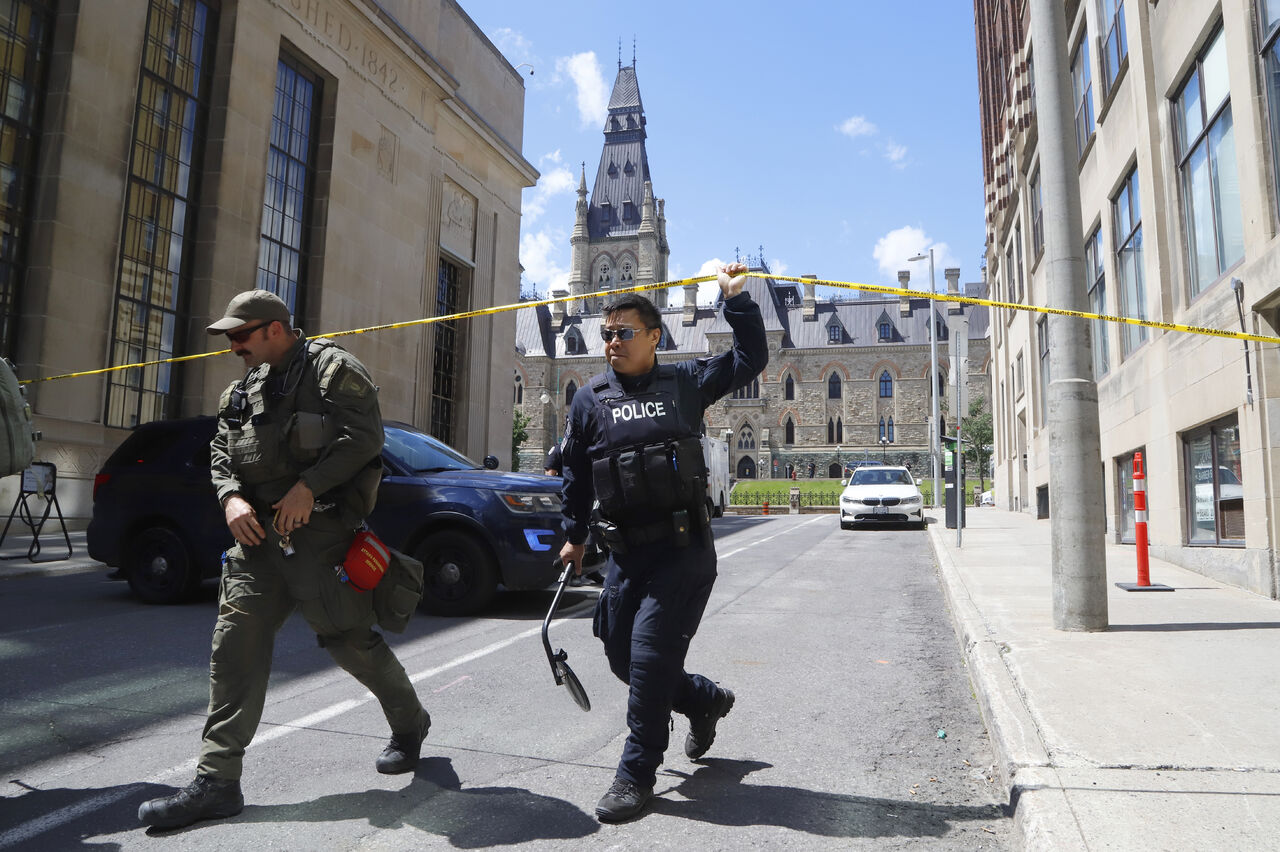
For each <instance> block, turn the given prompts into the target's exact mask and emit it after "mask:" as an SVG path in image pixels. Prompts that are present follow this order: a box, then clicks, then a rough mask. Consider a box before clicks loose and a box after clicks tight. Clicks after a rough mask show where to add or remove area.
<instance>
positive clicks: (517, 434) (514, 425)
mask: <svg viewBox="0 0 1280 852" xmlns="http://www.w3.org/2000/svg"><path fill="white" fill-rule="evenodd" d="M531 419H532V418H530V417H528V416H527V415H526V414H525V413H524V412H523V411H517V412H516V413H515V416H514V417H512V418H511V469H512V470H519V469H520V447H521V446H523V445H524V442H525V441H527V440H529V423H530V420H531Z"/></svg>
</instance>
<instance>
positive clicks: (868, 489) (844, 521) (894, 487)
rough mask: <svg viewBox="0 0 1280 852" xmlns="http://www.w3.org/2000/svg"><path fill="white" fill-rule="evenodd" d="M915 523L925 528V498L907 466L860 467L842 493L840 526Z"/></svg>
mask: <svg viewBox="0 0 1280 852" xmlns="http://www.w3.org/2000/svg"><path fill="white" fill-rule="evenodd" d="M860 523H862V524H915V525H916V526H917V527H918V528H919V529H924V498H923V497H921V496H920V489H919V488H918V487H916V481H915V479H913V478H912V477H911V471H909V470H907V469H906V468H905V467H891V466H889V465H875V466H867V467H860V468H858V469H857V470H855V471H854V472H853V476H851V477H849V484H848V485H846V486H845V489H844V491H843V493H841V495H840V529H843V530H848V529H853V527H854V526H855V525H856V524H860Z"/></svg>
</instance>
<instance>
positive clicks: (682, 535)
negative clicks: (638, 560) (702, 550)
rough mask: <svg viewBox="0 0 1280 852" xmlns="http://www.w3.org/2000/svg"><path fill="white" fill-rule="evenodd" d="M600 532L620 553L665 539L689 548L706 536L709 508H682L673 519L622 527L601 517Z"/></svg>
mask: <svg viewBox="0 0 1280 852" xmlns="http://www.w3.org/2000/svg"><path fill="white" fill-rule="evenodd" d="M594 528H595V531H596V534H597V535H599V536H600V537H601V538H602V539H604V541H605V543H606V544H608V545H609V548H610V549H611V550H613V551H615V552H617V553H626V552H627V550H628V549H629V548H632V547H644V546H645V545H650V544H656V543H658V542H664V543H666V544H668V545H670V546H671V547H688V546H689V545H690V544H693V542H694V540H695V539H694V535H695V534H698V533H702V534H703V535H698V536H697V540H699V541H701V540H703V539H704V538H705V533H706V532H707V531H708V529H709V526H708V518H707V516H706V507H705V506H699V507H697V508H695V509H694V510H693V511H685V510H683V509H682V510H680V511H678V512H672V513H671V516H670V517H669V518H666V519H663V520H658V521H652V522H650V523H645V524H625V525H624V526H621V527H620V526H618V525H617V524H614V523H613V522H612V521H609V520H606V519H604V518H601V519H600V520H599V521H598V522H596V523H595V524H594Z"/></svg>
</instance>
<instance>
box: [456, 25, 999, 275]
mask: <svg viewBox="0 0 1280 852" xmlns="http://www.w3.org/2000/svg"><path fill="white" fill-rule="evenodd" d="M463 8H464V9H465V10H466V12H467V14H469V15H470V16H471V18H472V19H473V20H474V21H475V22H476V24H477V25H478V26H479V27H480V29H481V30H483V31H484V33H485V34H486V35H487V36H488V37H489V39H490V40H491V41H492V42H493V43H494V44H495V45H496V46H497V47H498V49H499V50H501V51H502V52H503V55H504V56H506V58H507V59H508V60H509V61H510V62H511V63H512V64H513V65H517V64H519V63H529V64H530V65H532V67H533V74H532V75H529V73H528V72H529V69H528V68H527V67H526V68H523V69H521V70H522V73H524V75H525V87H526V89H525V121H524V126H525V132H524V155H525V157H526V159H528V160H529V161H530V162H532V163H533V164H534V165H535V166H537V168H538V169H539V171H540V172H541V173H542V177H541V178H540V180H539V181H538V185H537V186H536V187H534V188H531V189H527V190H525V193H524V200H523V219H522V223H521V234H520V260H521V263H522V264H523V266H524V268H525V286H526V287H529V286H533V287H535V288H536V289H538V290H539V291H542V292H546V291H547V290H548V289H549V288H550V287H553V286H561V285H563V284H564V283H565V282H566V281H567V280H568V276H569V258H570V250H569V235H570V233H571V231H572V229H573V216H574V202H575V201H576V196H575V194H574V192H575V190H576V189H577V185H578V175H579V169H580V167H581V166H580V164H581V163H582V161H584V160H585V161H586V165H587V186H588V187H590V186H591V184H592V181H593V179H594V177H595V168H596V166H597V164H598V162H599V158H600V150H601V146H602V144H603V142H604V136H603V127H604V116H605V114H606V105H607V103H608V98H609V93H610V90H611V89H612V86H613V81H614V77H615V76H616V74H617V69H618V40H619V39H620V38H621V39H622V64H623V65H630V64H631V57H632V40H633V38H634V40H635V56H636V77H637V79H638V81H639V84H640V95H641V98H642V100H643V102H644V107H645V115H646V117H647V119H648V125H647V129H648V133H649V135H648V140H647V147H648V152H649V168H650V174H651V176H652V179H653V184H654V192H655V194H656V195H657V196H658V197H660V198H665V199H666V213H667V241H668V242H669V244H670V246H671V259H670V269H669V276H668V277H669V278H672V279H675V278H681V277H686V276H692V275H697V274H700V273H701V272H702V271H703V270H704V269H706V268H708V264H710V263H712V262H714V261H728V260H732V259H733V256H734V250H735V247H737V248H739V249H741V251H742V253H743V254H751V255H756V254H758V253H759V251H760V246H763V247H764V257H765V260H766V262H767V263H768V264H769V266H770V268H771V270H772V271H773V272H774V273H775V274H779V275H803V274H809V273H812V274H816V275H817V276H819V277H820V278H828V279H835V280H841V281H856V282H861V283H869V284H887V285H891V286H896V285H897V277H896V275H897V270H899V269H904V268H910V269H911V270H912V282H911V286H912V287H916V288H919V289H928V286H929V285H928V276H929V264H928V263H927V262H924V263H914V264H909V263H907V260H906V259H907V258H908V257H910V256H911V255H913V254H916V253H917V252H920V251H921V250H927V249H928V248H929V247H932V248H933V249H934V260H935V267H936V270H937V272H936V280H937V286H938V288H939V289H943V288H944V287H945V281H944V279H943V275H942V270H943V269H944V268H945V267H947V266H958V267H960V270H961V275H960V279H961V281H962V282H968V281H976V280H979V279H980V277H981V272H980V263H981V258H982V251H983V231H984V225H983V208H982V153H981V152H982V148H981V140H980V137H979V123H978V89H977V71H976V56H975V53H974V44H973V41H974V31H973V7H972V5H971V4H970V3H967V2H959V1H958V0H945V2H944V0H924V2H915V3H887V2H882V0H845V2H842V3H830V2H811V1H810V0H793V2H790V3H777V2H737V3H723V2H702V3H699V2H687V0H686V2H667V0H651V2H647V3H635V4H611V3H593V2H583V0H579V1H578V2H570V0H538V2H529V0H519V2H517V0H463ZM713 288H714V285H712V290H713ZM712 290H704V292H707V293H710V292H712ZM838 292H840V293H841V294H843V295H852V294H851V293H847V292H845V291H838Z"/></svg>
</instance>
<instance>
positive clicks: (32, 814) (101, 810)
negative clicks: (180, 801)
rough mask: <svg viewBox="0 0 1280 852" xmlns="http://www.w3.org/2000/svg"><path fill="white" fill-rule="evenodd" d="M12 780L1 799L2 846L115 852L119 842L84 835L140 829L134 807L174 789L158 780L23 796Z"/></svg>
mask: <svg viewBox="0 0 1280 852" xmlns="http://www.w3.org/2000/svg"><path fill="white" fill-rule="evenodd" d="M15 785H16V786H19V787H26V785H25V784H22V783H21V782H20V781H11V782H10V783H9V784H8V785H7V786H6V789H5V790H4V792H5V793H6V795H5V796H3V797H0V826H3V828H0V849H97V850H104V852H116V850H119V849H120V845H119V844H118V843H112V842H103V843H94V842H92V841H91V840H89V839H88V838H90V837H97V836H101V835H109V834H119V833H120V832H123V831H131V830H133V829H139V830H141V829H142V825H141V823H139V822H138V806H139V805H141V804H142V803H143V802H145V801H146V800H147V799H153V798H155V797H156V796H166V795H168V794H170V793H172V792H173V788H172V787H166V786H164V785H161V784H144V783H137V784H122V785H120V786H117V787H102V788H98V789H93V788H89V789H73V788H68V787H56V788H53V789H49V790H37V789H32V788H30V787H26V789H27V792H25V793H23V794H22V795H12V796H11V795H7V794H9V793H13V792H16V791H15V789H14V787H15Z"/></svg>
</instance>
